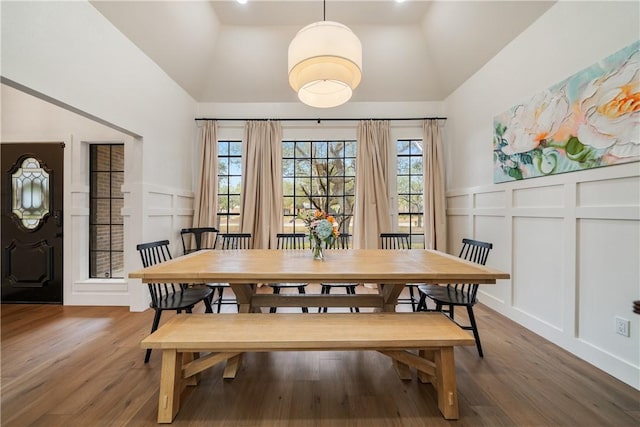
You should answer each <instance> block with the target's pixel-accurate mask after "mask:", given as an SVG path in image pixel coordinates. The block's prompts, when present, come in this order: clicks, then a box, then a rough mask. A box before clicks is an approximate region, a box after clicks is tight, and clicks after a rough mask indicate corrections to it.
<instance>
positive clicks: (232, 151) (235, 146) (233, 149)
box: [229, 141, 242, 156]
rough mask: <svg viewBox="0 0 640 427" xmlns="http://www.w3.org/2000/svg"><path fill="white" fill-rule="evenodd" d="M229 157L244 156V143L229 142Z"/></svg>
mask: <svg viewBox="0 0 640 427" xmlns="http://www.w3.org/2000/svg"><path fill="white" fill-rule="evenodd" d="M229 155H230V156H242V141H229Z"/></svg>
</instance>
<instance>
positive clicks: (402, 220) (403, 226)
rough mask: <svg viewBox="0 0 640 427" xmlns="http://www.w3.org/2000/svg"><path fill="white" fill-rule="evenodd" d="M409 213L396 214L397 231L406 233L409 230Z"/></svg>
mask: <svg viewBox="0 0 640 427" xmlns="http://www.w3.org/2000/svg"><path fill="white" fill-rule="evenodd" d="M410 218H411V216H410V215H398V232H399V233H408V232H409V224H410V223H411V222H410Z"/></svg>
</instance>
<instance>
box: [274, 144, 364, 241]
mask: <svg viewBox="0 0 640 427" xmlns="http://www.w3.org/2000/svg"><path fill="white" fill-rule="evenodd" d="M282 157H283V159H282V175H283V177H282V180H283V182H282V193H283V196H284V201H283V211H284V212H283V222H284V224H283V231H284V232H285V233H293V232H298V233H303V232H305V231H306V229H305V227H304V224H303V222H302V221H300V220H296V215H297V214H298V211H299V210H300V209H322V210H325V211H327V212H328V213H329V214H331V215H333V216H334V217H335V218H336V219H337V220H338V222H339V224H340V232H341V233H351V230H352V226H353V224H352V217H353V205H354V202H355V198H354V192H355V175H356V141H284V142H283V147H282Z"/></svg>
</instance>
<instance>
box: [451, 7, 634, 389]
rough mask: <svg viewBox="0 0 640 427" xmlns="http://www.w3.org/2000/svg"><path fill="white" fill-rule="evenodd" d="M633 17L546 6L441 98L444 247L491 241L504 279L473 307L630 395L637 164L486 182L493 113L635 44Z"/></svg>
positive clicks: (620, 11)
mask: <svg viewBox="0 0 640 427" xmlns="http://www.w3.org/2000/svg"><path fill="white" fill-rule="evenodd" d="M639 9H640V4H639V3H637V2H621V3H614V2H602V3H601V2H560V3H557V4H556V5H554V6H553V7H552V8H551V9H550V10H549V11H548V12H547V13H546V14H545V15H543V16H542V17H541V18H540V19H538V21H536V22H535V23H534V24H533V25H532V26H531V27H529V28H528V29H527V30H526V31H524V32H523V33H522V34H521V35H520V36H519V37H517V38H516V39H514V40H513V41H512V42H511V43H510V44H509V45H508V46H507V47H505V48H504V49H503V50H502V51H501V52H500V53H499V54H498V55H497V56H496V57H494V58H493V59H492V60H491V61H490V62H489V63H487V64H486V65H485V67H483V69H481V70H480V71H479V72H478V73H476V74H475V75H474V76H473V77H472V78H470V79H469V80H468V81H467V82H465V84H463V85H462V86H461V87H460V88H458V89H457V90H456V91H455V92H454V93H453V94H452V95H451V96H450V97H449V98H448V99H447V100H446V101H445V104H446V114H447V115H448V116H449V117H450V119H449V120H448V123H447V132H446V133H445V139H446V141H445V146H446V168H447V189H448V191H447V206H448V208H447V214H448V225H449V230H450V236H449V245H450V247H458V246H459V242H460V239H461V238H462V237H465V236H474V237H476V238H478V239H480V240H487V241H491V242H493V243H494V245H495V246H494V250H493V252H492V254H491V255H490V257H489V261H488V264H490V265H493V266H495V267H498V268H501V269H504V270H506V271H509V272H511V275H512V279H511V280H509V281H500V283H498V284H497V285H496V286H483V287H481V290H482V295H481V297H480V298H481V301H482V302H483V303H485V304H487V305H488V306H490V307H492V308H493V309H495V310H497V311H498V312H500V313H502V314H505V315H506V316H508V317H509V318H511V319H513V320H515V321H517V322H519V323H521V324H522V325H524V326H526V327H527V328H529V329H531V330H533V331H534V332H536V333H538V334H540V335H541V336H543V337H545V338H547V339H549V340H550V341H552V342H554V343H556V344H558V345H559V346H561V347H563V348H565V349H567V350H568V351H570V352H572V353H574V354H576V355H577V356H579V357H581V358H583V359H585V360H587V361H589V362H590V363H592V364H594V365H595V366H597V367H599V368H601V369H603V370H604V371H606V372H608V373H609V374H611V375H613V376H615V377H617V378H619V379H621V380H622V381H624V382H626V383H628V384H630V385H632V386H634V387H635V388H639V389H640V316H637V315H635V314H633V312H632V301H633V300H637V299H638V298H639V297H640V268H639V266H638V259H640V178H639V176H640V164H639V163H632V164H626V165H618V166H612V167H606V168H601V169H594V170H590V171H582V172H573V173H566V174H562V175H555V176H550V177H543V178H535V179H529V180H524V181H521V182H517V183H516V182H513V183H505V184H499V185H494V184H492V169H493V165H492V138H493V129H492V126H493V117H494V116H495V115H497V114H499V113H502V112H503V111H506V110H507V109H508V108H510V107H512V106H513V105H515V104H517V103H519V102H522V101H524V100H527V99H528V98H530V97H531V96H533V95H534V94H535V93H537V92H539V91H541V90H543V89H546V88H548V87H549V86H551V85H553V84H554V83H557V82H560V81H562V80H564V79H565V78H567V77H569V76H570V75H572V74H574V73H576V72H578V71H580V70H582V69H583V68H586V67H588V66H590V65H592V64H594V63H595V62H597V61H599V60H600V59H602V58H604V57H606V56H608V55H610V54H612V53H614V52H616V51H617V50H619V49H621V48H623V47H625V46H627V45H629V44H631V43H632V42H633V41H635V40H637V38H638V34H640V31H639V27H640V24H639V22H638V20H639V16H640V13H639V12H640V10H639ZM616 316H620V317H623V318H625V319H628V320H630V323H631V328H630V332H631V336H630V337H624V336H621V335H616V333H615V329H614V318H615V317H616ZM487 357H491V356H490V355H488V356H487Z"/></svg>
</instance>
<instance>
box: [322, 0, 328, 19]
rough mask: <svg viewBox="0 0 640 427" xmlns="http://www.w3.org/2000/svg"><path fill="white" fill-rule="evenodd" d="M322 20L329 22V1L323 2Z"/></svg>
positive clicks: (323, 0)
mask: <svg viewBox="0 0 640 427" xmlns="http://www.w3.org/2000/svg"><path fill="white" fill-rule="evenodd" d="M322 20H323V21H326V20H327V0H322Z"/></svg>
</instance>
